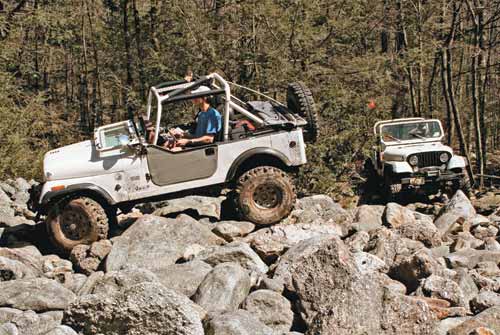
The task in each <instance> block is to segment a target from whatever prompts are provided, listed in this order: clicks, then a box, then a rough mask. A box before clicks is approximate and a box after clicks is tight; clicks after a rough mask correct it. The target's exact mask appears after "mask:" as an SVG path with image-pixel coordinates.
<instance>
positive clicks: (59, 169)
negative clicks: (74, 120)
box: [43, 141, 123, 181]
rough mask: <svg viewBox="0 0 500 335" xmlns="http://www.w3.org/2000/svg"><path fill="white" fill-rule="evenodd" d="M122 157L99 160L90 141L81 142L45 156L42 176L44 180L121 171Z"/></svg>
mask: <svg viewBox="0 0 500 335" xmlns="http://www.w3.org/2000/svg"><path fill="white" fill-rule="evenodd" d="M120 158H122V155H116V156H113V157H107V158H100V157H99V153H98V151H97V150H96V149H95V145H94V143H93V142H92V141H83V142H79V143H75V144H71V145H67V146H64V147H60V148H58V149H55V150H51V151H49V152H47V153H46V154H45V157H44V160H43V174H44V177H45V179H46V180H48V181H50V180H60V179H69V178H81V177H90V176H95V175H103V174H108V173H113V172H116V171H122V170H123V167H122V166H121V165H122V164H120V163H123V162H122V160H120Z"/></svg>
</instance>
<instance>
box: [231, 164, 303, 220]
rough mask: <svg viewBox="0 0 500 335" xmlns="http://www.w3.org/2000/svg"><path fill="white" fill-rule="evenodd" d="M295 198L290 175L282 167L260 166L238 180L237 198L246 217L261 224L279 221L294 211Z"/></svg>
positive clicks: (241, 211)
mask: <svg viewBox="0 0 500 335" xmlns="http://www.w3.org/2000/svg"><path fill="white" fill-rule="evenodd" d="M295 200H296V194H295V187H294V185H293V183H292V181H291V179H290V177H289V176H288V175H287V174H286V173H285V172H284V171H282V170H280V169H278V168H275V167H272V166H261V167H257V168H254V169H252V170H249V171H247V172H246V173H244V174H243V175H242V176H241V177H240V178H239V179H238V183H237V187H236V198H235V201H236V206H237V208H238V212H239V214H240V216H241V217H242V218H243V219H245V220H249V221H251V222H254V223H256V224H260V225H266V224H272V223H276V222H278V221H280V220H281V219H283V218H285V217H286V216H288V214H290V212H291V211H292V208H293V206H294V204H295Z"/></svg>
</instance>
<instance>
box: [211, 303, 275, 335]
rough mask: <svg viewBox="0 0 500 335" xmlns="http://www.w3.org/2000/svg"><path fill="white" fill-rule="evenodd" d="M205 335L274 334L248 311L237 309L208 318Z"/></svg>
mask: <svg viewBox="0 0 500 335" xmlns="http://www.w3.org/2000/svg"><path fill="white" fill-rule="evenodd" d="M205 334H207V335H275V333H274V332H273V330H272V329H271V328H269V327H268V326H266V325H264V324H263V323H261V322H260V321H259V319H258V318H257V317H255V316H254V315H252V314H251V313H250V312H247V311H245V310H242V309H239V310H237V311H232V312H226V313H222V314H218V315H216V316H214V317H213V318H211V319H210V321H209V322H208V325H207V329H206V333H205Z"/></svg>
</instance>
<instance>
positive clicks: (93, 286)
mask: <svg viewBox="0 0 500 335" xmlns="http://www.w3.org/2000/svg"><path fill="white" fill-rule="evenodd" d="M89 279H90V277H89ZM158 282H159V279H158V277H157V276H156V275H155V274H154V273H152V272H151V271H148V270H146V269H141V268H136V267H127V268H125V269H122V270H119V271H111V272H108V273H105V274H102V275H98V276H96V278H95V280H90V282H89V283H88V286H89V287H88V288H87V292H86V294H90V293H91V294H103V295H105V294H110V293H114V292H119V291H123V290H126V289H128V288H130V287H132V286H135V285H137V284H140V283H158ZM166 287H168V286H166Z"/></svg>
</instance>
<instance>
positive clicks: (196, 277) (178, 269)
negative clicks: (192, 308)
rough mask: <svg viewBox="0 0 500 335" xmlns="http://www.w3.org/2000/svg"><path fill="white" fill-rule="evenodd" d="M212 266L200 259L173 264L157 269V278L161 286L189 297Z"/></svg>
mask: <svg viewBox="0 0 500 335" xmlns="http://www.w3.org/2000/svg"><path fill="white" fill-rule="evenodd" d="M211 270H212V267H211V266H210V265H208V264H207V263H205V262H203V261H200V260H193V261H190V262H187V263H181V264H173V265H170V266H168V267H166V268H165V269H164V270H161V271H157V272H156V275H157V276H158V280H159V281H160V283H162V284H163V286H165V287H168V288H170V289H172V290H174V291H176V292H178V293H181V294H184V295H185V296H187V297H191V296H193V295H194V294H195V293H196V290H197V289H198V287H199V286H200V284H201V283H202V282H203V279H205V277H206V276H207V274H208V273H209V272H210V271H211Z"/></svg>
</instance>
